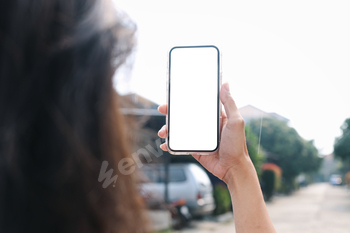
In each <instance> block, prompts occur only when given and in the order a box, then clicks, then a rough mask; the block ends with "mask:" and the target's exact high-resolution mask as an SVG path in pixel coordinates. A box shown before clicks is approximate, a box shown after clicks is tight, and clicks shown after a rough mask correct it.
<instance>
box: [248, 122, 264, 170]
mask: <svg viewBox="0 0 350 233" xmlns="http://www.w3.org/2000/svg"><path fill="white" fill-rule="evenodd" d="M245 135H246V141H247V149H248V153H249V157H250V159H251V160H252V162H253V164H254V167H255V170H256V171H257V172H258V175H259V176H260V173H259V171H260V166H261V165H262V163H263V162H264V157H263V153H264V152H263V150H262V148H260V150H259V153H258V147H259V139H258V137H257V135H256V134H254V133H253V132H252V129H251V127H250V126H249V125H246V126H245Z"/></svg>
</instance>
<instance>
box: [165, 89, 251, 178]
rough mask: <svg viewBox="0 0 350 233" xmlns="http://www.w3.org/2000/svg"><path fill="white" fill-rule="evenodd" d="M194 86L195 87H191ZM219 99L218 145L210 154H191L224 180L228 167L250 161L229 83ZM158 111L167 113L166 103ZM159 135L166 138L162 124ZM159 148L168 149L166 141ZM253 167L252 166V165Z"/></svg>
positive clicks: (234, 167)
mask: <svg viewBox="0 0 350 233" xmlns="http://www.w3.org/2000/svg"><path fill="white" fill-rule="evenodd" d="M193 88H195V87H193ZM220 100H221V103H222V104H223V105H224V110H223V111H222V118H221V126H222V127H221V129H220V136H221V141H220V146H219V149H218V150H217V151H215V152H214V153H212V154H209V155H207V154H192V156H193V157H194V158H195V159H197V160H198V161H199V162H200V163H201V164H202V165H203V166H204V167H205V168H206V169H207V170H208V171H209V172H211V173H213V174H214V175H215V176H217V177H218V178H220V179H222V180H224V181H225V182H226V180H225V179H226V178H227V177H225V175H226V174H228V171H229V170H230V169H233V170H239V169H240V168H242V167H243V166H241V165H242V164H245V163H246V162H248V163H251V161H250V158H249V155H248V150H247V145H246V139H245V132H244V120H243V118H242V116H241V115H240V113H239V111H238V109H237V107H236V104H235V102H234V100H233V98H232V96H231V94H230V91H229V85H228V83H225V84H223V85H222V86H221V89H220ZM158 111H159V112H160V113H162V114H165V115H167V114H168V105H167V104H164V105H161V106H159V108H158ZM186 133H189V134H195V132H193V130H192V129H191V128H190V129H188V130H187V131H186ZM158 135H159V137H161V138H166V137H167V136H168V130H167V127H166V125H164V126H163V127H162V128H161V129H160V130H159V132H158ZM160 147H161V149H162V150H164V151H168V147H167V145H166V143H164V144H162V145H161V146H160ZM253 168H254V167H253Z"/></svg>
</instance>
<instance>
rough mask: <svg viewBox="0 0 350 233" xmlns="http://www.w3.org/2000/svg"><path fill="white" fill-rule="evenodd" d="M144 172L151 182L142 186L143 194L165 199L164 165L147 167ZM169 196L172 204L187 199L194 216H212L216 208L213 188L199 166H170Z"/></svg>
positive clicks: (191, 164) (143, 169)
mask: <svg viewBox="0 0 350 233" xmlns="http://www.w3.org/2000/svg"><path fill="white" fill-rule="evenodd" d="M142 171H143V173H144V175H145V176H147V178H148V179H149V182H144V183H142V184H141V186H142V187H141V189H142V192H146V193H151V194H152V196H161V197H164V192H165V185H164V165H163V164H152V165H147V166H146V165H145V166H143V167H142ZM168 195H169V201H170V202H171V201H176V200H179V199H186V205H187V207H188V208H189V211H190V213H191V215H192V216H204V215H208V214H211V213H212V211H213V210H214V208H215V201H214V198H213V186H212V184H211V182H210V179H209V177H208V175H207V174H206V173H205V171H204V170H203V168H201V167H200V166H198V165H197V164H193V163H189V164H170V165H169V184H168Z"/></svg>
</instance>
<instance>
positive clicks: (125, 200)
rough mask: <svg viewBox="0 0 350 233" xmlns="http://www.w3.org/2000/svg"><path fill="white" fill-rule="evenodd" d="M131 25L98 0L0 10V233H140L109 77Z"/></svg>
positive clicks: (20, 0)
mask: <svg viewBox="0 0 350 233" xmlns="http://www.w3.org/2000/svg"><path fill="white" fill-rule="evenodd" d="M134 33H135V26H134V25H133V24H132V23H131V22H129V21H128V20H127V19H126V17H124V16H123V14H122V13H120V12H119V13H118V12H117V10H115V8H114V7H113V5H112V3H111V2H110V1H107V0H5V1H2V2H1V7H0V232H11V233H17V232H36V233H37V232H50V233H55V232H64V233H70V232H84V233H89V232H99V233H104V232H145V231H146V230H145V220H144V218H143V214H142V209H141V208H142V204H141V202H140V200H139V199H138V192H137V190H136V188H135V185H134V184H135V182H134V179H133V176H123V175H121V174H119V177H118V179H117V181H116V183H115V185H114V186H115V187H113V185H110V186H108V187H107V188H103V187H102V183H100V182H98V177H99V172H100V169H101V164H102V162H103V161H107V162H108V164H109V165H108V170H109V169H110V168H114V173H113V175H115V174H117V166H116V164H117V163H118V162H119V161H120V160H121V159H123V158H125V157H129V156H130V155H129V154H130V153H129V151H128V149H129V148H128V143H127V141H126V139H125V129H124V123H123V121H122V116H121V115H120V114H119V113H118V106H117V104H118V95H117V94H116V93H115V91H114V89H113V85H112V77H113V74H114V71H115V69H116V68H118V67H119V66H120V65H121V64H122V63H124V61H125V59H126V58H127V57H128V55H129V54H130V52H131V51H132V48H133V43H134V42H133V41H134Z"/></svg>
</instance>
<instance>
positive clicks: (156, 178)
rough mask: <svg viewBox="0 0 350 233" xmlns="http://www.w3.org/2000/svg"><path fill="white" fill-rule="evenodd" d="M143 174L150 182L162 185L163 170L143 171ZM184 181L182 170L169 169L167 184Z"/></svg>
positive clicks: (184, 176) (163, 179)
mask: <svg viewBox="0 0 350 233" xmlns="http://www.w3.org/2000/svg"><path fill="white" fill-rule="evenodd" d="M143 171H144V174H145V175H146V176H147V177H148V179H149V180H150V182H153V183H164V182H165V174H164V168H153V169H144V170H143ZM184 181H186V174H185V172H184V170H183V169H182V168H169V182H184Z"/></svg>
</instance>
